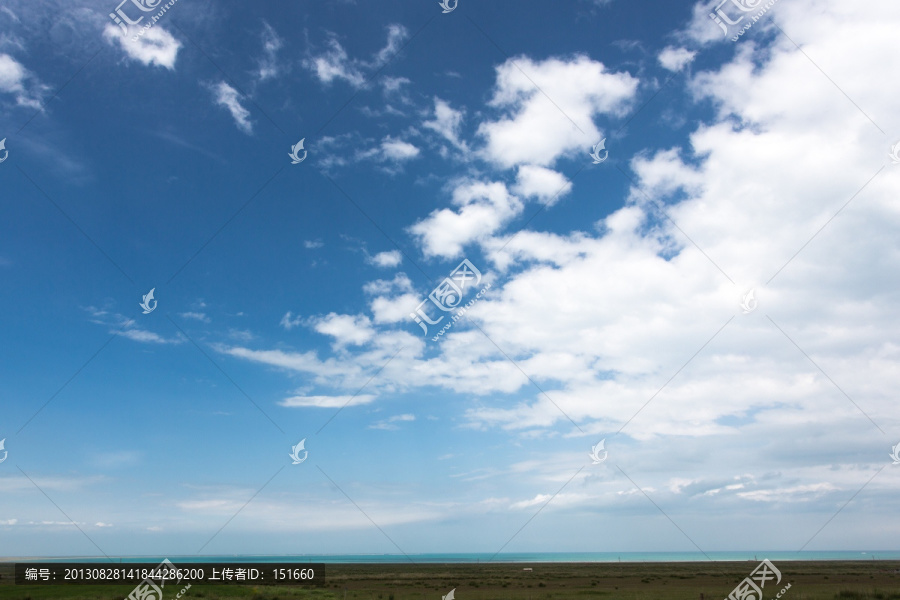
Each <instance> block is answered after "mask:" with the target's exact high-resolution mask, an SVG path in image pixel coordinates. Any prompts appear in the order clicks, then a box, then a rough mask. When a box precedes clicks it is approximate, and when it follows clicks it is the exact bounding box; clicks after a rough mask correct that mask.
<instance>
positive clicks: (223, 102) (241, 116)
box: [151, 29, 253, 135]
mask: <svg viewBox="0 0 900 600" xmlns="http://www.w3.org/2000/svg"><path fill="white" fill-rule="evenodd" d="M151 31H153V30H152V29H151ZM212 91H213V95H214V97H215V102H216V105H217V106H222V107H224V108H225V109H227V110H228V112H229V113H231V117H232V118H233V119H234V124H235V125H237V127H238V129H240V130H241V131H243V132H244V133H246V134H247V135H250V134H252V133H253V123H252V122H251V121H250V111H249V110H247V109H246V108H244V106H243V105H242V104H241V100H242V96H241V94H240V93H239V92H238V91H237V90H236V89H234V88H233V87H231V86H230V85H228V84H227V83H226V82H224V81H220V82H219V83H217V84H216V85H214V86H213V87H212Z"/></svg>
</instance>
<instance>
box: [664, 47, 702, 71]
mask: <svg viewBox="0 0 900 600" xmlns="http://www.w3.org/2000/svg"><path fill="white" fill-rule="evenodd" d="M696 55H697V53H696V52H692V51H690V50H688V49H687V48H675V47H673V46H666V47H665V48H663V50H662V51H661V52H660V53H659V56H658V57H657V58H658V59H659V64H661V65H662V66H663V68H665V69H668V70H669V71H680V70H681V69H683V68H684V67H685V65H688V64H690V62H691V61H692V60H694V57H695V56H696Z"/></svg>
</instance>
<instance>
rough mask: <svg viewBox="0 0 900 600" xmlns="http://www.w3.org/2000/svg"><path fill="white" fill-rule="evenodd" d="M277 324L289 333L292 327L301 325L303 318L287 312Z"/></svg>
mask: <svg viewBox="0 0 900 600" xmlns="http://www.w3.org/2000/svg"><path fill="white" fill-rule="evenodd" d="M278 324H279V325H281V326H282V327H284V328H285V329H287V330H288V331H290V330H291V329H293V328H294V327H298V326H300V325H302V324H303V318H302V317H301V316H300V315H297V316H296V317H295V316H294V315H293V313H291V311H287V312H286V313H284V316H283V317H281V321H279V322H278Z"/></svg>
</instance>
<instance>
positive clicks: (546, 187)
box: [513, 165, 572, 206]
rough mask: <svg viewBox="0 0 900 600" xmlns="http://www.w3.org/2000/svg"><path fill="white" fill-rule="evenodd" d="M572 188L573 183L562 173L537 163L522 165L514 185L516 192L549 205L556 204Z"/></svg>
mask: <svg viewBox="0 0 900 600" xmlns="http://www.w3.org/2000/svg"><path fill="white" fill-rule="evenodd" d="M571 190H572V184H571V183H570V182H569V180H568V179H566V178H565V176H563V174H562V173H559V172H557V171H554V170H552V169H547V168H546V167H539V166H537V165H521V166H520V167H519V169H518V172H517V174H516V184H515V186H513V191H514V192H515V193H516V194H518V195H520V196H522V197H523V198H536V199H538V200H539V201H540V202H542V203H546V204H547V205H548V206H552V205H553V204H556V202H557V201H558V200H559V199H560V198H562V197H563V196H565V195H566V194H568V193H569V192H570V191H571Z"/></svg>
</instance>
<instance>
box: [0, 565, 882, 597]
mask: <svg viewBox="0 0 900 600" xmlns="http://www.w3.org/2000/svg"><path fill="white" fill-rule="evenodd" d="M757 564H758V563H757V562H754V561H749V562H746V563H734V562H731V563H722V562H719V563H534V564H528V565H524V564H521V563H517V564H510V563H492V564H449V565H448V564H445V565H434V564H425V565H411V564H379V565H374V564H369V565H326V567H325V572H324V576H322V574H320V573H319V572H318V571H317V573H316V575H317V579H320V580H319V581H318V582H317V584H316V585H304V586H294V587H286V586H255V587H254V586H245V585H240V586H238V585H207V584H202V583H201V584H193V585H192V586H191V589H190V590H188V591H187V593H185V594H184V596H182V598H183V599H185V600H186V599H193V598H203V599H204V600H232V599H233V600H300V599H304V600H440V599H441V596H442V595H444V594H446V593H447V592H449V591H450V590H451V589H453V588H456V594H455V595H456V600H587V599H593V598H597V599H601V600H662V599H665V600H697V599H699V598H701V594H703V598H704V599H705V600H723V599H724V598H727V596H728V594H729V593H730V592H731V590H732V589H734V587H735V585H737V584H738V583H739V582H740V581H741V580H742V579H743V578H744V577H746V576H748V575H749V574H750V572H751V571H752V570H753V568H754V567H756V565H757ZM776 566H777V567H778V568H779V569H780V570H781V573H782V581H781V583H780V584H779V585H777V586H776V585H774V582H770V583H769V584H768V585H767V586H766V588H765V600H772V599H774V598H775V595H776V594H777V593H778V592H779V591H780V590H781V589H782V588H783V587H785V586H786V585H787V584H788V583H790V584H791V587H790V589H789V590H787V592H785V593H784V594H783V595H782V597H781V600H857V599H859V600H865V599H878V600H900V561H871V562H863V561H853V562H837V561H835V562H786V561H783V562H779V563H778V564H777V565H776ZM525 567H530V568H531V569H532V570H531V571H525V570H523V569H524V568H525ZM0 576H2V578H0V600H44V599H47V600H51V599H66V600H107V599H108V600H122V599H123V598H125V597H126V596H127V595H128V593H129V592H130V591H131V589H132V588H133V586H106V585H104V586H90V585H70V586H50V587H26V586H16V585H12V584H11V581H10V580H11V576H12V568H11V565H0ZM181 589H182V586H176V585H172V584H169V585H167V586H166V589H165V591H166V594H165V599H164V600H173V599H174V598H175V595H176V594H177V593H178V592H179V591H180V590H181Z"/></svg>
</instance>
